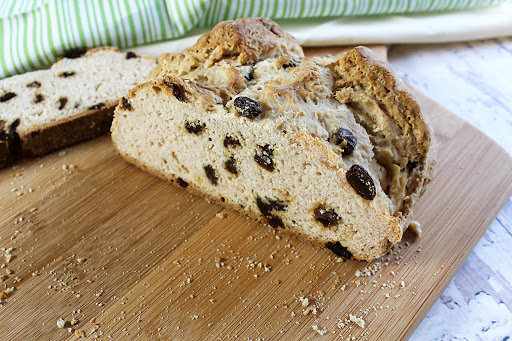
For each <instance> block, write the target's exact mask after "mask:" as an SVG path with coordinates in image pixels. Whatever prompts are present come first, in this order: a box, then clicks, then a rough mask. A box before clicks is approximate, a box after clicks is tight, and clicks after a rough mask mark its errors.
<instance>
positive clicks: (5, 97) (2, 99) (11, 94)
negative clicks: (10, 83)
mask: <svg viewBox="0 0 512 341" xmlns="http://www.w3.org/2000/svg"><path fill="white" fill-rule="evenodd" d="M14 97H16V94H15V93H14V92H7V93H5V94H4V95H3V96H2V97H0V102H7V101H8V100H10V99H12V98H14Z"/></svg>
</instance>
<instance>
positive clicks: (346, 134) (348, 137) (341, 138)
mask: <svg viewBox="0 0 512 341" xmlns="http://www.w3.org/2000/svg"><path fill="white" fill-rule="evenodd" d="M333 142H334V144H336V145H340V146H341V147H342V148H343V152H342V153H341V155H343V156H347V155H350V154H352V152H353V151H354V148H355V147H356V145H357V139H356V137H355V136H354V133H352V132H351V131H350V130H348V129H345V128H340V129H338V131H336V133H335V134H334V141H333Z"/></svg>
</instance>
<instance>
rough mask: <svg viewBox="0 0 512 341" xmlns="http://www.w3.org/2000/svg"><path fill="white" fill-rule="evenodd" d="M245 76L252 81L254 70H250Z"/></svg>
mask: <svg viewBox="0 0 512 341" xmlns="http://www.w3.org/2000/svg"><path fill="white" fill-rule="evenodd" d="M244 78H245V79H246V80H247V81H252V80H253V79H254V75H253V73H252V72H249V73H248V74H247V75H245V76H244Z"/></svg>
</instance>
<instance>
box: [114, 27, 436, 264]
mask: <svg viewBox="0 0 512 341" xmlns="http://www.w3.org/2000/svg"><path fill="white" fill-rule="evenodd" d="M151 77H152V78H153V79H151V80H148V81H147V82H145V83H143V84H140V85H138V86H136V87H135V88H134V89H132V90H130V91H129V94H128V95H127V96H126V97H124V98H122V100H121V101H120V103H119V105H118V107H117V108H116V110H115V113H114V121H113V124H112V139H113V142H114V145H115V147H116V148H117V150H118V153H119V154H120V155H121V157H123V158H124V159H125V160H127V161H128V162H131V163H133V164H134V165H136V166H138V167H140V168H142V169H144V170H146V171H148V172H150V173H152V174H154V175H156V176H159V177H161V178H163V179H166V180H168V181H171V182H174V183H176V184H178V185H180V186H181V187H185V188H187V189H189V190H192V191H194V192H196V193H199V194H201V195H203V196H205V197H207V198H211V199H214V200H217V201H218V202H219V203H221V204H223V205H225V206H229V207H232V208H234V209H236V210H238V211H241V212H245V213H246V214H248V215H250V216H252V217H253V218H255V219H258V220H260V221H263V222H266V223H268V224H269V225H271V226H273V227H275V228H278V229H283V230H287V231H291V232H293V233H294V234H298V235H300V236H303V237H305V238H307V239H309V240H312V241H314V242H316V243H319V244H321V245H324V246H326V247H328V248H330V249H331V250H332V251H334V252H335V253H336V254H337V255H339V256H345V257H350V256H353V257H354V258H356V259H359V260H367V261H371V260H373V259H376V258H378V257H381V256H382V255H384V254H385V253H386V252H387V251H388V250H389V249H390V248H391V246H392V245H393V244H394V243H397V242H398V241H400V240H401V238H402V233H403V231H404V230H405V229H406V228H407V226H408V223H409V219H408V216H409V215H410V213H411V210H412V207H413V205H414V203H415V202H416V201H417V200H418V198H419V196H420V195H421V193H423V191H424V190H425V187H426V185H427V183H428V182H429V180H430V179H431V177H432V175H433V167H434V158H433V148H432V143H433V134H432V132H431V129H430V127H429V124H428V122H427V121H426V118H425V117H424V116H423V115H422V113H421V110H420V108H419V106H418V104H417V103H416V102H415V101H414V99H413V97H412V95H411V94H410V93H409V91H408V90H407V88H406V87H405V86H404V85H403V84H402V82H401V81H400V80H399V79H398V78H397V77H396V76H394V74H393V72H392V71H391V70H390V68H389V67H388V66H387V65H385V64H383V63H381V62H378V61H377V60H376V59H375V58H373V57H372V53H371V51H370V50H368V49H366V48H363V47H358V48H355V49H352V50H351V51H349V52H347V53H345V54H344V55H342V56H338V57H322V58H314V59H308V58H305V57H304V55H303V53H302V49H301V48H300V46H299V45H297V43H296V42H295V41H294V40H293V38H292V37H291V36H289V35H288V34H286V33H284V32H283V31H282V30H281V29H280V28H279V27H278V26H277V25H276V24H275V23H273V22H272V21H270V20H267V19H262V18H246V19H241V20H237V21H230V22H223V23H220V24H218V25H217V26H216V27H215V28H214V29H213V31H212V32H211V33H209V34H206V35H205V36H203V37H202V38H201V39H199V41H198V42H197V43H196V44H195V45H194V46H193V47H191V48H189V49H187V50H185V51H184V52H183V53H181V54H178V55H164V56H162V57H161V58H160V64H159V66H158V67H157V68H155V69H154V70H153V72H152V73H151Z"/></svg>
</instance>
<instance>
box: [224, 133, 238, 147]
mask: <svg viewBox="0 0 512 341" xmlns="http://www.w3.org/2000/svg"><path fill="white" fill-rule="evenodd" d="M239 145H240V141H238V139H237V138H236V137H233V136H231V135H226V137H225V138H224V147H226V148H229V147H231V148H236V146H239Z"/></svg>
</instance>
